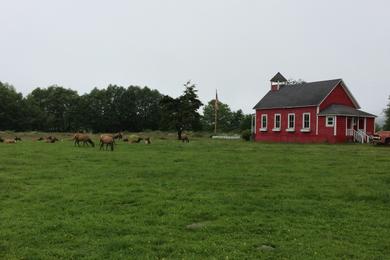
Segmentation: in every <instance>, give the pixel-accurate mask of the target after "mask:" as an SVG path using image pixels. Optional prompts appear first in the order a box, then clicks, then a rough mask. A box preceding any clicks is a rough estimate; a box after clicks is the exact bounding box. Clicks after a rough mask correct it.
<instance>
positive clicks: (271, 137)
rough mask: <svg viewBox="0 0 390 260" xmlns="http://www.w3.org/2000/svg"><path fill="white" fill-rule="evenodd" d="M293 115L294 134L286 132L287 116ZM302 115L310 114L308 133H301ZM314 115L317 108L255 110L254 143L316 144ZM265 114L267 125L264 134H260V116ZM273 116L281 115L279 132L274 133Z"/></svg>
mask: <svg viewBox="0 0 390 260" xmlns="http://www.w3.org/2000/svg"><path fill="white" fill-rule="evenodd" d="M289 113H294V114H295V132H287V131H286V129H287V128H288V114H289ZM303 113H310V132H301V129H302V126H303V125H302V124H303V122H302V120H303ZM316 113H317V107H315V106H313V107H301V108H281V109H261V110H256V135H255V139H256V141H271V142H305V143H306V142H308V143H309V142H316V139H317V138H316ZM262 114H266V115H267V118H268V122H267V123H268V125H267V131H266V132H260V128H261V115H262ZM275 114H280V115H281V128H280V132H274V131H272V129H273V128H274V118H275Z"/></svg>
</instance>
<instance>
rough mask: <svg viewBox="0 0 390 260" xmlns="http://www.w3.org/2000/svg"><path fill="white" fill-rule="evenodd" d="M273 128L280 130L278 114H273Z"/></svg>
mask: <svg viewBox="0 0 390 260" xmlns="http://www.w3.org/2000/svg"><path fill="white" fill-rule="evenodd" d="M274 128H275V129H280V114H275V120H274Z"/></svg>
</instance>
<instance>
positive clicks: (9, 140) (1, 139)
mask: <svg viewBox="0 0 390 260" xmlns="http://www.w3.org/2000/svg"><path fill="white" fill-rule="evenodd" d="M0 143H5V144H16V140H15V138H14V139H7V138H6V139H3V138H1V137H0Z"/></svg>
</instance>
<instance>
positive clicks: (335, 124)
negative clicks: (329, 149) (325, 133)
mask: <svg viewBox="0 0 390 260" xmlns="http://www.w3.org/2000/svg"><path fill="white" fill-rule="evenodd" d="M333 125H334V127H333V135H334V136H336V135H337V116H335V117H334V119H333Z"/></svg>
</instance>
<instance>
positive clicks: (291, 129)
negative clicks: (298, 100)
mask: <svg viewBox="0 0 390 260" xmlns="http://www.w3.org/2000/svg"><path fill="white" fill-rule="evenodd" d="M290 116H294V126H293V127H290ZM286 131H287V132H294V131H295V113H288V114H287V129H286Z"/></svg>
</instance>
